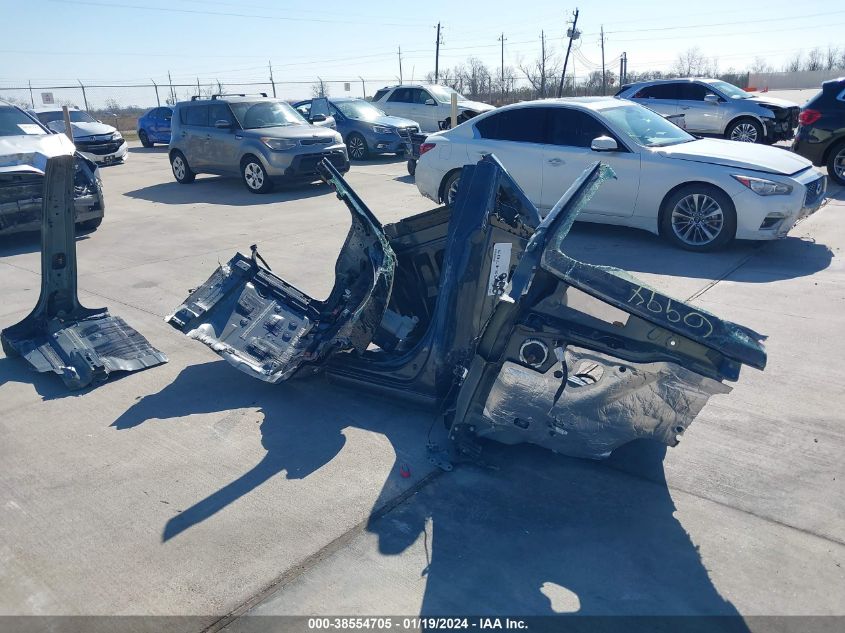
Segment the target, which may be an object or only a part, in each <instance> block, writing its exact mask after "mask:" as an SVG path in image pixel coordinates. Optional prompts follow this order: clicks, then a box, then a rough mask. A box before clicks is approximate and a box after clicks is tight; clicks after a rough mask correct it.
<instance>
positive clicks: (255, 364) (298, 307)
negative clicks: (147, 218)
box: [165, 161, 396, 383]
mask: <svg viewBox="0 0 845 633" xmlns="http://www.w3.org/2000/svg"><path fill="white" fill-rule="evenodd" d="M319 169H320V172H321V175H322V176H323V178H324V179H325V180H326V181H327V182H328V183H329V184H330V185H331V186H332V187H333V188H334V190H335V192H336V193H337V196H338V198H340V199H341V200H343V201H344V202H345V203H346V205H347V207H348V208H349V211H350V213H351V214H352V225H351V227H350V229H349V233H348V234H347V236H346V241H345V243H344V245H343V248H342V249H341V252H340V256H339V257H338V260H337V262H336V264H335V285H334V288H333V289H332V292H331V294H330V295H329V297H328V299H326V300H325V301H317V300H315V299H312V298H311V297H308V296H307V295H305V294H304V293H302V292H300V291H299V290H297V289H296V288H294V287H293V286H291V285H290V284H288V283H287V282H285V281H284V280H282V279H280V278H279V277H277V276H276V275H274V274H273V273H272V272H271V271H270V270H269V268H267V267H266V266H262V265H261V263H260V262H259V257H257V256H256V255H257V250H256V248H255V247H253V257H251V258H248V257H245V256H243V255H241V254H240V253H238V254H236V255H235V256H234V257H233V258H232V259H231V260H230V261H229V262H228V263H227V264H225V265H223V266H221V267H220V268H218V269H217V271H215V273H214V274H213V275H212V276H211V277H210V278H209V279H208V280H207V281H206V282H205V283H204V284H202V285H201V286H200V287H199V288H197V289H196V290H195V291H194V292H192V293H191V295H190V296H189V297H188V298H187V300H186V301H185V303H183V304H182V305H181V306H179V307H178V308H177V309H176V311H175V312H174V313H173V314H171V315H170V316H168V317H167V318H166V319H165V320H166V321H167V322H168V323H170V325H172V326H173V327H175V328H176V329H178V330H181V331H182V332H184V333H185V334H187V335H188V336H189V337H191V338H194V339H196V340H198V341H200V342H201V343H204V344H205V345H207V346H208V347H210V348H211V349H213V350H214V351H215V352H217V353H218V354H220V355H221V356H222V357H223V358H225V359H226V360H227V361H228V362H230V363H231V364H232V365H234V366H235V367H237V368H238V369H240V370H241V371H243V372H245V373H247V374H249V375H251V376H254V377H256V378H259V379H261V380H265V381H267V382H272V383H276V382H281V381H284V380H287V379H288V378H290V377H292V376H293V375H295V374H296V373H297V372H299V371H300V370H303V371H306V372H307V371H311V370H312V369H317V368H319V366H320V364H321V363H322V362H324V361H325V360H327V359H328V358H329V357H330V356H332V355H334V354H336V353H338V352H348V351H357V352H362V351H363V350H365V349H366V348H367V346H368V345H369V343H370V341H372V339H373V336H374V335H375V333H376V330H377V329H378V328H379V324H380V323H381V322H382V318H383V317H384V314H385V310H386V308H387V302H388V300H389V298H390V293H391V289H392V287H393V275H394V269H395V266H396V258H395V255H394V254H393V251H392V250H391V248H390V244H389V243H388V241H387V238H386V237H385V235H384V231H383V229H382V227H381V224H380V223H379V222H378V220H377V219H376V217H375V216H374V215H373V214H372V213H371V212H370V210H369V209H368V208H367V207H366V205H365V204H364V203H363V202H362V201H361V199H360V198H359V197H358V196H357V195H356V194H355V192H353V191H352V190H351V189H350V188H349V187H348V185H347V184H346V182H345V181H344V180H343V178H342V177H341V175H340V174H339V173H338V171H337V170H336V169H335V168H334V167H333V166H332V165H331V164H330V163H328V162H327V161H324V162H323V163H322V164H321V165H320V166H319Z"/></svg>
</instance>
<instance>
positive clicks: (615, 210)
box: [541, 107, 640, 220]
mask: <svg viewBox="0 0 845 633" xmlns="http://www.w3.org/2000/svg"><path fill="white" fill-rule="evenodd" d="M599 136H611V137H613V135H612V133H611V132H610V131H609V130H608V129H607V128H606V127H605V126H604V125H603V124H602V123H601V122H600V121H599V120H598V119H597V118H596V117H595V116H594V115H592V114H590V113H587V112H584V111H582V110H578V109H574V108H568V107H557V108H552V109H551V110H550V112H549V118H548V140H549V143H548V144H547V145H546V146H545V151H544V153H543V164H542V168H543V191H542V195H541V205H542V207H543V208H545V209H550V208H551V207H553V206H554V205H555V204H556V203H557V201H558V200H560V198H561V196H562V195H563V194H564V193H565V192H566V190H567V189H569V186H570V185H571V184H572V183H573V182H574V181H575V180H576V179H577V178H578V176H579V175H580V174H581V173H582V172H583V171H584V170H585V169H586V168H587V167H588V166H589V165H591V164H592V163H594V162H595V161H596V160H601V161H602V162H604V163H606V164H608V165H610V166H611V167H612V168H613V170H614V172H616V176H617V177H616V179H614V180H610V181H608V182H606V183H604V184H603V185H602V187H601V189H600V190H599V191H597V192H596V194H595V195H594V196H593V197H592V198H591V199H590V200H589V201H588V202H587V205H586V206H585V207H584V210H583V211H582V215H583V219H585V220H586V219H590V216H608V215H610V216H625V217H627V216H630V215H633V213H634V208H635V206H636V201H637V195H638V193H639V186H640V155H639V153H635V152H630V151H627V149H626V148H625V146H624V145H622V144H621V142H620V140H619V139H616V140H617V145H618V146H619V151H613V152H601V153H599V152H595V151H593V150H592V149H590V145H591V143H592V141H593V139H594V138H597V137H599Z"/></svg>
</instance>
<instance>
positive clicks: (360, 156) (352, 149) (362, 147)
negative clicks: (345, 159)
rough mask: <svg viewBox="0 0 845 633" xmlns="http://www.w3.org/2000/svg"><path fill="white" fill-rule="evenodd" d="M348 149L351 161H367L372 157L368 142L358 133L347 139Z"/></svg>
mask: <svg viewBox="0 0 845 633" xmlns="http://www.w3.org/2000/svg"><path fill="white" fill-rule="evenodd" d="M346 149H347V151H348V152H349V158H350V160H367V159H368V158H369V157H370V149H369V148H368V147H367V140H366V139H365V138H364V137H363V136H361V135H360V134H358V133H357V132H353V133H352V134H350V135H349V136H347V137H346Z"/></svg>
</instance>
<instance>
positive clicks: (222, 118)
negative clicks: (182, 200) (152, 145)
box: [169, 93, 349, 193]
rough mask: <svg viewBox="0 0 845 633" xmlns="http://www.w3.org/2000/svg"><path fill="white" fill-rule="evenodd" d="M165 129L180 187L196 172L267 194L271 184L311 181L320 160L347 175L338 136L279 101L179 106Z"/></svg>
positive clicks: (222, 98) (228, 98) (241, 99)
mask: <svg viewBox="0 0 845 633" xmlns="http://www.w3.org/2000/svg"><path fill="white" fill-rule="evenodd" d="M171 129H172V131H171V137H170V152H169V154H170V165H171V167H172V169H173V176H174V177H175V178H176V180H177V181H178V182H180V183H190V182H193V181H194V178H195V176H196V175H197V174H200V173H206V174H219V175H222V176H234V175H237V176H239V177H240V178H241V179H242V180H243V182H244V184H245V185H246V188H247V189H248V190H249V191H251V192H252V193H267V192H269V191H272V189H273V184H274V182H276V181H285V182H310V181H313V180H317V179H318V178H319V176H318V174H317V164H318V163H319V162H320V161H321V160H322V159H324V158H327V159H329V161H331V163H332V164H333V165H334V166H335V167H336V168H337V169H338V170H339V171H341V172H346V171H349V158H348V156H347V154H346V145H344V143H343V138H342V137H341V136H340V134H338V133H337V132H336V131H335V130H332V129H328V128H325V127H317V126H315V125H312V124H311V123H309V122H308V121H306V120H305V119H304V118H303V117H302V116H301V115H300V114H299V113H298V112H297V111H296V110H294V109H293V108H292V107H291V106H290V105H289V104H288V103H286V102H285V101H282V100H281V99H273V98H268V97H267V96H266V95H265V94H263V93H262V94H261V95H259V96H247V95H213V96H212V97H211V98H210V99H202V98H197V97H194V98H192V99H191V100H190V101H182V102H179V103H177V104H176V105H175V106H174V108H173V118H172V120H171Z"/></svg>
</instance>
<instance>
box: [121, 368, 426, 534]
mask: <svg viewBox="0 0 845 633" xmlns="http://www.w3.org/2000/svg"><path fill="white" fill-rule="evenodd" d="M256 407H257V408H259V409H260V414H261V415H263V418H264V419H263V421H262V422H261V427H260V430H261V443H262V446H263V447H264V449H265V450H266V451H267V452H266V454H265V455H264V457H263V458H262V459H261V460H260V461H259V462H258V463H257V464H255V466H253V467H252V468H250V469H249V470H248V471H246V472H245V473H244V474H243V475H241V476H240V477H238V478H237V479H235V480H234V481H231V482H230V483H228V484H226V485H225V486H223V487H222V488H220V489H219V490H217V491H216V492H214V493H212V494H211V495H209V496H208V497H206V498H205V499H202V500H200V501H198V502H197V503H195V504H194V505H193V506H191V507H190V508H187V509H185V510H184V511H183V512H181V513H180V514H178V515H176V516H175V517H173V518H172V519H171V520H170V521H168V523H167V524H166V526H165V527H164V531H163V534H162V541H167V540H169V539H171V538H173V537H175V536H177V535H178V534H180V533H181V532H184V531H185V530H187V529H189V528H190V527H192V526H193V525H196V524H197V523H200V522H202V521H205V520H206V519H208V518H209V517H211V516H213V515H214V514H216V513H217V512H219V511H220V510H222V509H223V508H225V507H226V506H228V505H229V504H231V503H233V502H235V501H237V500H238V499H239V498H241V497H243V496H244V495H246V494H249V493H250V492H251V491H252V490H254V489H255V488H257V487H258V486H260V485H261V484H263V483H264V482H266V481H267V480H268V479H270V478H272V477H274V476H276V475H278V474H280V473H282V472H284V473H285V477H286V478H287V479H304V478H306V477H308V476H309V475H311V474H312V473H313V472H315V471H316V470H318V469H319V468H321V467H322V466H324V465H326V464H328V463H329V462H331V461H332V460H333V459H334V458H335V457H336V456H337V455H338V454H339V453H340V451H341V450H342V449H343V447H344V445H345V443H346V436H345V435H344V429H347V428H349V427H355V428H359V429H364V430H368V431H372V432H375V433H379V434H382V435H383V436H384V437H386V438H387V439H388V440H389V441H390V442H391V444H392V445H393V447H394V450H395V452H396V454H397V455H403V456H404V459H405V460H408V461H414V460H416V462H418V463H423V462H425V461H426V457H425V441H424V433H425V430H426V429H427V428H428V426H427V424H428V422H429V421H430V420H431V415H430V414H429V413H427V412H425V411H420V410H415V409H413V408H411V409H409V408H408V407H407V406H399V405H398V404H391V403H386V402H383V401H381V400H379V399H377V398H372V397H371V396H367V397H365V396H362V395H360V394H356V393H354V392H351V391H349V390H346V389H342V388H338V387H336V386H330V385H329V383H328V382H327V381H326V380H325V379H324V378H322V377H316V378H313V379H307V380H295V381H291V382H288V383H283V384H279V385H272V384H268V383H263V382H260V381H257V380H255V379H254V378H250V377H249V376H246V375H245V374H242V373H240V372H238V371H237V370H235V369H234V368H233V367H232V366H231V365H229V364H228V363H227V362H225V361H222V360H221V361H213V362H209V363H203V364H199V365H191V366H188V367H186V368H185V369H183V370H182V372H181V373H180V374H179V376H178V377H177V378H176V380H174V381H173V382H172V383H170V384H169V385H167V386H166V387H165V388H164V389H162V390H161V391H159V392H158V393H154V394H150V395H148V396H144V397H143V398H142V399H140V400H139V401H138V402H137V403H136V404H135V405H133V406H132V407H131V408H129V409H128V410H127V411H125V412H124V413H123V414H122V415H121V416H120V417H119V418H118V419H117V420H115V421H114V423H112V425H111V426H113V427H115V428H116V429H118V430H125V429H131V428H133V427H137V426H138V425H140V424H143V423H145V422H147V421H148V420H151V419H158V420H173V419H178V418H182V417H186V416H190V415H194V414H200V413H211V412H226V411H230V410H237V409H243V408H256ZM253 417H254V416H253ZM391 473H392V475H391V477H389V478H388V483H387V484H386V485H387V490H394V486H393V481H394V477H393V475H395V476H396V478H397V482H398V477H399V475H398V470H397V469H396V468H392V469H391ZM339 485H340V482H339ZM397 485H398V484H397ZM405 487H407V484H406V486H405Z"/></svg>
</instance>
